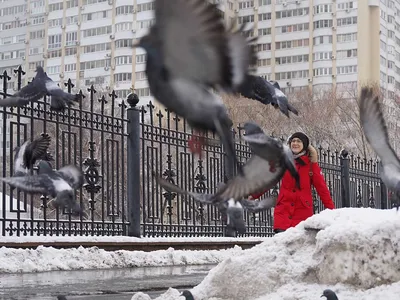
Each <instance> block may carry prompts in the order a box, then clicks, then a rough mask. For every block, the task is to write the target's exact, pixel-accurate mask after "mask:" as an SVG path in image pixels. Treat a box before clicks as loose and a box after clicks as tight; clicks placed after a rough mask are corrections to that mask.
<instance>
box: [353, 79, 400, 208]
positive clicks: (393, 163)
mask: <svg viewBox="0 0 400 300" xmlns="http://www.w3.org/2000/svg"><path fill="white" fill-rule="evenodd" d="M360 122H361V126H362V129H363V131H364V135H365V138H366V139H367V141H368V143H369V144H370V145H371V147H372V149H373V150H374V151H375V153H376V155H377V156H378V157H379V159H380V176H381V178H382V181H383V182H384V183H385V185H386V186H387V187H388V188H389V189H390V190H392V191H393V192H394V194H395V197H397V198H398V197H399V196H400V160H399V158H398V156H397V155H396V152H395V151H394V150H393V148H392V146H391V145H390V142H389V135H388V131H387V127H386V123H385V119H384V117H383V113H382V108H381V105H380V103H379V97H378V96H374V95H373V89H372V88H366V87H365V88H362V89H361V97H360ZM396 207H397V209H399V204H398V202H397V204H396Z"/></svg>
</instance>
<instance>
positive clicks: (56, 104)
mask: <svg viewBox="0 0 400 300" xmlns="http://www.w3.org/2000/svg"><path fill="white" fill-rule="evenodd" d="M36 72H37V73H36V76H35V78H34V80H33V81H32V82H31V83H29V84H28V85H27V86H24V87H23V88H22V89H21V90H20V91H18V92H16V93H15V94H14V95H12V96H11V97H7V98H5V99H1V100H0V107H18V106H24V105H27V104H28V103H29V102H35V101H38V100H39V99H40V98H42V97H44V96H46V95H50V108H51V109H52V110H54V111H63V110H64V109H65V108H66V107H67V106H71V105H74V104H75V103H74V102H76V101H79V97H80V96H79V94H77V95H72V94H69V93H66V92H64V91H63V90H62V89H61V88H60V87H59V86H58V85H57V84H56V83H55V82H54V81H53V80H51V78H49V77H48V76H47V74H46V73H45V72H44V70H43V68H42V67H41V66H37V67H36Z"/></svg>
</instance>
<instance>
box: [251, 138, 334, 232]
mask: <svg viewBox="0 0 400 300" xmlns="http://www.w3.org/2000/svg"><path fill="white" fill-rule="evenodd" d="M288 144H289V146H290V149H291V150H292V152H293V155H294V158H295V163H296V169H297V172H298V174H299V176H300V188H298V187H297V186H296V181H295V179H294V178H293V176H292V175H291V174H290V173H289V171H286V172H285V174H284V175H283V177H282V183H281V188H280V191H279V195H278V198H277V201H276V206H275V209H274V232H275V233H279V232H282V231H285V230H286V229H288V228H290V227H294V226H296V225H297V224H299V223H300V222H301V221H304V220H306V219H307V218H308V217H311V216H312V215H313V214H314V207H313V199H312V193H311V191H312V190H311V185H313V186H314V187H315V188H316V190H317V193H318V195H319V196H320V198H321V201H322V203H323V204H324V206H325V208H329V209H333V208H335V205H334V203H333V201H332V198H331V195H330V192H329V190H328V187H327V186H326V183H325V179H324V176H323V175H322V172H321V168H320V167H319V165H318V154H317V150H315V148H314V147H313V146H311V145H310V140H309V138H308V136H307V135H306V134H304V133H303V132H295V133H293V134H292V135H291V136H290V137H289V140H288ZM262 194H264V192H262V193H259V194H252V195H251V196H250V197H251V198H253V199H256V198H259V197H260V196H261V195H262Z"/></svg>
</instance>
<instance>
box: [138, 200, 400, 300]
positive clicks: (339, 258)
mask: <svg viewBox="0 0 400 300" xmlns="http://www.w3.org/2000/svg"><path fill="white" fill-rule="evenodd" d="M326 288H330V289H332V290H334V291H335V292H336V293H337V295H338V297H339V299H340V300H378V299H379V300H381V299H385V300H395V299H396V300H397V299H399V295H400V214H399V213H398V212H397V211H396V210H395V209H393V210H377V209H371V208H343V209H336V210H325V211H323V212H321V213H320V214H318V215H315V216H313V217H311V218H309V219H308V220H306V221H304V222H302V223H300V224H299V225H298V226H297V227H296V228H292V229H290V230H288V231H286V232H284V233H281V234H278V235H276V236H275V237H273V238H270V239H266V240H265V242H263V243H262V244H260V245H257V246H255V247H253V248H251V249H248V250H243V251H242V252H241V253H240V255H239V253H237V255H234V256H231V257H228V258H227V259H225V260H224V261H223V262H221V263H220V264H219V265H218V266H216V267H215V268H213V269H212V270H211V271H210V272H209V273H208V275H207V277H206V278H205V279H204V280H203V281H202V282H201V283H200V284H199V285H198V286H196V287H194V288H193V290H192V293H193V295H194V298H195V299H196V300H200V299H210V300H217V299H218V300H221V299H224V300H225V299H238V300H239V299H240V300H241V299H243V300H244V299H256V300H312V299H319V298H320V296H321V294H322V291H323V290H324V289H326ZM179 295H180V293H179V292H178V291H177V290H175V289H172V288H170V289H169V290H168V291H167V292H166V293H164V294H163V295H161V296H160V297H159V298H157V300H175V299H176V300H178V299H180V300H181V299H182V297H179ZM132 300H150V297H149V296H148V295H146V294H143V293H138V294H135V295H134V296H133V297H132Z"/></svg>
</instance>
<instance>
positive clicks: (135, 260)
mask: <svg viewBox="0 0 400 300" xmlns="http://www.w3.org/2000/svg"><path fill="white" fill-rule="evenodd" d="M242 252H243V250H242V248H241V247H239V246H235V247H234V248H230V249H226V250H219V251H218V250H207V251H204V250H193V251H190V250H174V249H173V248H169V249H168V250H158V251H152V252H144V251H125V250H120V251H105V250H102V249H99V248H98V247H91V248H83V247H79V248H72V249H55V248H53V247H43V246H39V247H38V248H37V249H35V250H34V249H32V250H31V249H14V248H5V247H2V248H0V273H17V272H43V271H54V270H82V269H107V268H127V267H144V266H175V265H199V264H217V263H219V262H221V261H222V260H224V259H225V258H227V257H232V256H237V255H240V254H241V253H242Z"/></svg>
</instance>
